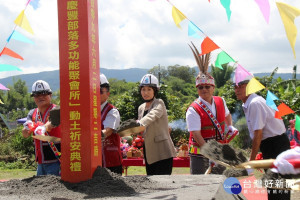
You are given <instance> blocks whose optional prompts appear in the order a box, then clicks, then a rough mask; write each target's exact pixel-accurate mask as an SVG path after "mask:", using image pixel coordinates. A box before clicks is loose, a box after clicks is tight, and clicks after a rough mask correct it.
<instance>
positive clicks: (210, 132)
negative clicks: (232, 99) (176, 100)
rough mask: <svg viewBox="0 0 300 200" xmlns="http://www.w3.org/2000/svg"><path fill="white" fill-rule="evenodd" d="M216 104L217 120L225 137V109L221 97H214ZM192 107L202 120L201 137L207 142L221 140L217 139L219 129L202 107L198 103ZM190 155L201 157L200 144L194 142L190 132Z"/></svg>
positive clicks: (194, 103)
mask: <svg viewBox="0 0 300 200" xmlns="http://www.w3.org/2000/svg"><path fill="white" fill-rule="evenodd" d="M213 98H214V102H215V106H216V116H215V117H216V119H217V120H218V122H219V124H220V125H221V128H222V133H221V135H222V136H223V134H224V130H225V107H224V102H223V100H222V98H221V97H218V96H214V97H213ZM190 107H193V108H194V109H195V111H196V112H197V113H198V114H199V116H200V119H201V136H202V137H203V139H204V140H205V141H208V140H212V139H215V140H217V141H218V140H219V138H217V131H218V130H217V128H216V127H215V126H214V125H213V123H212V121H211V119H210V117H209V116H208V114H207V113H206V112H205V111H204V110H203V109H202V108H201V107H200V105H199V104H198V103H196V102H193V103H192V104H191V105H190ZM189 153H190V154H193V155H200V147H199V144H198V143H197V142H196V141H195V140H194V137H193V133H192V132H190V138H189Z"/></svg>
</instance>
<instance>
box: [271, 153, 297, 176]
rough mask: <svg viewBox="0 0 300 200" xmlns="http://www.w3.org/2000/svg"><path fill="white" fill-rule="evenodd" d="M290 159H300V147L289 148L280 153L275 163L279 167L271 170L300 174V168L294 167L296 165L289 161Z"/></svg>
mask: <svg viewBox="0 0 300 200" xmlns="http://www.w3.org/2000/svg"><path fill="white" fill-rule="evenodd" d="M289 159H300V147H296V148H294V149H289V150H287V151H284V152H282V153H281V154H279V155H278V156H277V158H276V160H275V161H274V163H273V164H274V165H275V166H276V167H277V169H276V168H272V169H271V170H272V171H273V172H275V173H280V174H283V175H285V174H300V168H294V166H293V165H292V164H291V163H289V162H288V160H289Z"/></svg>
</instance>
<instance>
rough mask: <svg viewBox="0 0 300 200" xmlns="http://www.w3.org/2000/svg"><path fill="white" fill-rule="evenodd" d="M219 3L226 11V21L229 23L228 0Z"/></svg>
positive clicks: (221, 0)
mask: <svg viewBox="0 0 300 200" xmlns="http://www.w3.org/2000/svg"><path fill="white" fill-rule="evenodd" d="M220 2H221V4H222V6H223V7H224V8H225V10H226V14H227V19H228V21H230V17H231V10H230V0H220Z"/></svg>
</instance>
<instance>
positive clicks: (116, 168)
mask: <svg viewBox="0 0 300 200" xmlns="http://www.w3.org/2000/svg"><path fill="white" fill-rule="evenodd" d="M107 169H109V170H110V171H112V172H114V173H116V174H119V175H121V176H122V171H123V167H122V165H120V166H116V167H107Z"/></svg>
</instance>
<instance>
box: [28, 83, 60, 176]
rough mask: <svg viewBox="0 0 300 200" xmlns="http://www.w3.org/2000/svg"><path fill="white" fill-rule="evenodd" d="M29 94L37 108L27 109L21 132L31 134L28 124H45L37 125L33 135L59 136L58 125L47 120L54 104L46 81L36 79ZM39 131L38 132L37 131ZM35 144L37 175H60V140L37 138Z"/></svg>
mask: <svg viewBox="0 0 300 200" xmlns="http://www.w3.org/2000/svg"><path fill="white" fill-rule="evenodd" d="M31 96H32V97H33V98H34V102H35V104H36V105H37V108H35V109H32V110H30V111H29V113H28V115H27V121H26V122H25V123H24V128H23V130H22V134H23V136H24V137H25V138H27V137H29V136H30V135H31V134H32V130H30V128H29V124H31V125H32V124H33V123H35V124H37V123H41V124H45V125H46V126H38V127H37V128H36V129H35V131H34V133H33V134H34V135H37V134H41V133H42V134H43V135H48V136H54V137H57V138H61V132H60V126H58V127H53V126H52V125H51V123H50V122H48V119H49V116H50V110H52V109H53V108H54V107H55V106H56V105H54V104H52V103H51V97H52V90H51V88H50V86H49V84H48V83H47V82H46V81H43V80H38V81H36V82H35V83H34V84H33V85H32V92H31ZM38 131H39V132H38ZM34 144H35V158H36V162H38V167H37V176H40V175H57V176H59V175H60V161H59V155H60V142H56V143H50V142H44V141H41V140H38V139H34Z"/></svg>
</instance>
